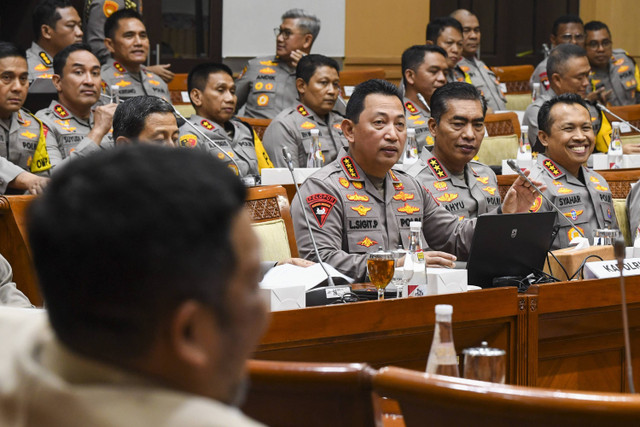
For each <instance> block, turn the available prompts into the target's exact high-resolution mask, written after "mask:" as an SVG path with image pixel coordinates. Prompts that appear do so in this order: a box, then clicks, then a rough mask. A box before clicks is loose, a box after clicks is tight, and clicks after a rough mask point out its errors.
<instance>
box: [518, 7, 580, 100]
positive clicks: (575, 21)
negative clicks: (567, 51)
mask: <svg viewBox="0 0 640 427" xmlns="http://www.w3.org/2000/svg"><path fill="white" fill-rule="evenodd" d="M549 40H550V41H551V48H554V47H556V46H558V45H560V44H563V43H570V44H575V45H577V46H580V47H582V48H584V24H583V22H582V19H580V17H578V16H575V15H563V16H560V17H559V18H558V19H556V20H555V21H554V22H553V29H552V31H551V35H550V36H549ZM549 77H550V76H548V75H547V58H545V59H543V60H542V62H540V63H539V64H538V65H537V66H536V68H535V70H533V74H532V75H531V79H529V84H530V85H531V88H532V89H533V84H534V83H540V95H546V94H547V92H549V89H551V82H550V80H549Z"/></svg>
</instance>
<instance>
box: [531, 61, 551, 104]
mask: <svg viewBox="0 0 640 427" xmlns="http://www.w3.org/2000/svg"><path fill="white" fill-rule="evenodd" d="M534 83H540V95H546V94H547V92H549V91H551V90H552V89H551V83H550V82H549V77H548V76H547V58H545V59H543V60H542V61H541V62H540V63H539V64H538V65H536V68H535V69H534V70H533V74H531V78H529V86H530V89H531V90H532V91H533V84H534Z"/></svg>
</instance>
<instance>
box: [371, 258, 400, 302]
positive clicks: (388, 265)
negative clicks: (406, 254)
mask: <svg viewBox="0 0 640 427" xmlns="http://www.w3.org/2000/svg"><path fill="white" fill-rule="evenodd" d="M394 270H395V269H394V261H393V254H392V253H391V252H388V251H384V250H382V248H380V249H378V250H377V251H376V252H372V253H370V254H369V255H368V256H367V271H368V272H369V279H370V280H371V283H373V285H374V286H375V287H376V288H377V289H378V299H379V300H381V299H384V288H386V287H387V285H388V284H389V282H390V281H391V279H392V278H393V272H394Z"/></svg>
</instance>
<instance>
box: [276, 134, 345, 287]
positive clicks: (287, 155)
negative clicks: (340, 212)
mask: <svg viewBox="0 0 640 427" xmlns="http://www.w3.org/2000/svg"><path fill="white" fill-rule="evenodd" d="M282 157H284V161H285V162H286V163H287V168H288V169H289V172H290V173H291V178H293V185H295V189H296V195H297V196H298V202H299V203H300V209H301V210H302V215H303V216H304V220H305V221H306V223H307V231H308V232H309V237H311V243H313V250H314V251H315V253H316V257H317V258H318V264H320V266H321V267H322V269H323V270H324V272H325V274H326V275H327V282H328V283H329V286H335V284H334V283H333V279H332V278H331V275H330V274H329V272H328V271H327V269H326V268H325V266H324V263H323V262H322V258H320V252H319V251H318V245H316V239H315V238H314V237H313V230H312V229H311V224H310V223H309V217H308V216H307V211H306V210H305V209H304V201H303V200H302V196H301V195H300V192H299V191H298V182H297V181H296V176H295V174H294V173H293V160H291V153H289V150H287V147H282Z"/></svg>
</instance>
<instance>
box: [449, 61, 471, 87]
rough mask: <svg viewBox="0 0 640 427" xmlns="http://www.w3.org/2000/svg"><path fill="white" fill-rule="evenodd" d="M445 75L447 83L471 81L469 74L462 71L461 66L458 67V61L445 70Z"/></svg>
mask: <svg viewBox="0 0 640 427" xmlns="http://www.w3.org/2000/svg"><path fill="white" fill-rule="evenodd" d="M445 77H446V78H447V83H451V82H467V83H471V79H470V78H469V75H468V74H467V73H465V72H464V71H462V68H460V63H458V64H456V66H455V67H453V69H450V70H447V72H446V73H445Z"/></svg>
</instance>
